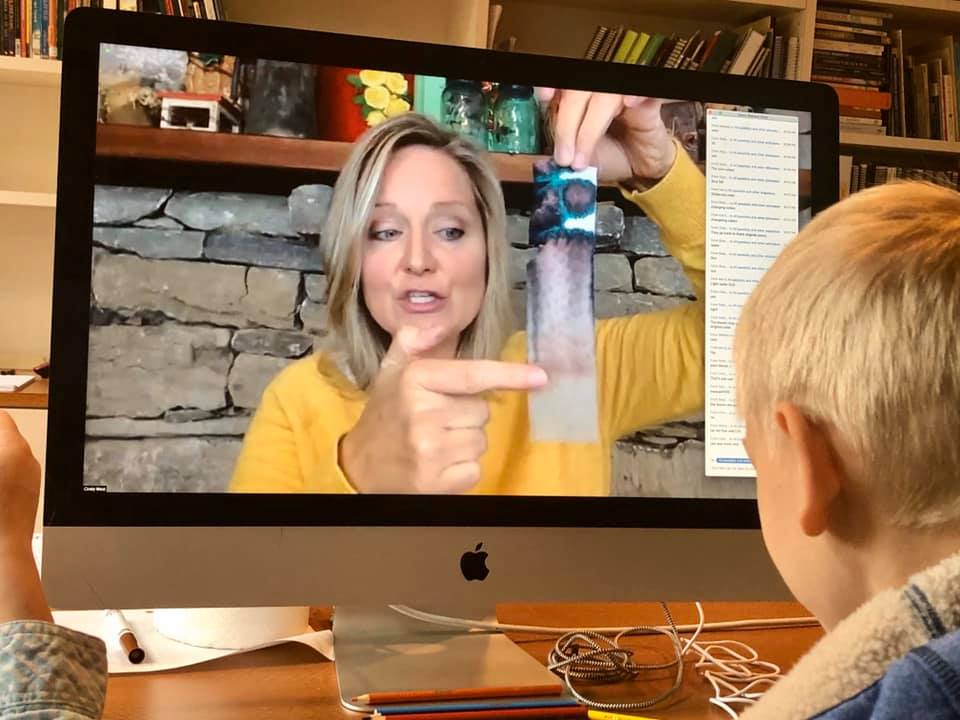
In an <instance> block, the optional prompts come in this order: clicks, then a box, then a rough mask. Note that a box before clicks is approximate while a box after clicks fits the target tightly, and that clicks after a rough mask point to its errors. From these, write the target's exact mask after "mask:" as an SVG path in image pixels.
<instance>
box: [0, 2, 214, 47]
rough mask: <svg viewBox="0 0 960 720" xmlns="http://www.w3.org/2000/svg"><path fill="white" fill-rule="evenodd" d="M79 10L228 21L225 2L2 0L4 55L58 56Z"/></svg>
mask: <svg viewBox="0 0 960 720" xmlns="http://www.w3.org/2000/svg"><path fill="white" fill-rule="evenodd" d="M78 7H96V8H102V9H105V10H129V11H133V12H146V13H154V14H158V15H177V16H183V17H193V18H203V19H206V20H223V19H225V14H224V11H223V3H222V0H0V55H12V56H16V57H42V58H56V57H58V50H57V47H58V45H59V39H60V38H61V37H63V21H64V18H65V17H66V16H67V14H68V13H69V12H70V11H71V10H74V9H76V8H78Z"/></svg>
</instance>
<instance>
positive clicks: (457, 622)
mask: <svg viewBox="0 0 960 720" xmlns="http://www.w3.org/2000/svg"><path fill="white" fill-rule="evenodd" d="M389 607H390V609H391V610H393V611H394V612H398V613H400V614H401V615H406V616H407V617H410V618H413V619H414V620H420V621H422V622H426V623H431V624H433V625H444V626H446V627H453V628H459V629H461V630H486V631H491V632H504V633H525V634H531V635H552V636H559V635H565V634H567V633H570V632H580V631H583V630H589V631H590V632H595V633H599V634H601V635H616V634H617V633H621V632H623V631H624V630H630V629H632V628H629V627H591V628H583V627H575V628H571V627H557V626H554V625H512V624H510V623H500V622H489V621H485V620H469V619H465V618H455V617H448V616H446V615H437V614H435V613H429V612H424V611H423V610H417V609H415V608H412V607H409V606H407V605H390V606H389ZM676 627H677V630H678V631H679V632H681V633H688V632H694V631H696V630H697V628H698V627H700V629H701V630H702V631H703V632H716V631H719V630H768V629H770V628H794V627H820V623H819V622H818V621H817V619H816V618H815V617H810V616H803V617H789V618H760V619H755V620H725V621H723V622H711V623H703V625H702V627H701V626H700V625H699V624H698V623H689V624H687V625H677V626H676ZM665 630H670V626H669V625H656V626H653V627H651V628H650V630H649V631H648V632H647V633H646V634H648V635H653V634H655V633H662V632H663V631H665Z"/></svg>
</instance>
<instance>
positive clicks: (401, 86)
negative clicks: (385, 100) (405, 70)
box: [384, 73, 407, 95]
mask: <svg viewBox="0 0 960 720" xmlns="http://www.w3.org/2000/svg"><path fill="white" fill-rule="evenodd" d="M384 85H386V86H387V88H389V90H390V92H392V93H393V94H394V95H405V94H406V92H407V79H406V78H405V77H404V76H403V75H401V74H400V73H387V78H386V80H385V81H384Z"/></svg>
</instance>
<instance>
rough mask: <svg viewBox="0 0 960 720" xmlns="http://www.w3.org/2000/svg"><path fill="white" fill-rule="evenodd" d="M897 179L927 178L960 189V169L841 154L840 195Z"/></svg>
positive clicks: (928, 180) (844, 195)
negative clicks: (888, 162)
mask: <svg viewBox="0 0 960 720" xmlns="http://www.w3.org/2000/svg"><path fill="white" fill-rule="evenodd" d="M896 180H926V181H927V182H932V183H935V184H937V185H943V186H944V187H949V188H952V189H953V190H960V171H957V170H929V169H922V168H912V167H899V166H895V165H883V164H878V163H868V162H854V158H853V157H852V156H850V155H841V156H840V197H841V198H843V197H846V196H847V195H849V194H850V193H854V192H857V191H858V190H863V189H864V188H868V187H873V186H874V185H883V184H884V183H890V182H894V181H896Z"/></svg>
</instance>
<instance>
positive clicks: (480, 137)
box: [442, 79, 487, 148]
mask: <svg viewBox="0 0 960 720" xmlns="http://www.w3.org/2000/svg"><path fill="white" fill-rule="evenodd" d="M442 103H443V124H444V125H446V126H447V127H449V128H450V129H451V130H454V131H456V132H457V133H459V134H460V135H462V136H464V137H467V138H469V139H471V140H473V141H474V142H475V143H477V144H478V145H479V146H480V147H483V148H485V147H487V98H486V95H484V94H483V85H482V84H481V83H480V82H479V81H477V80H456V79H450V80H447V85H446V87H445V88H444V89H443V96H442Z"/></svg>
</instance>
